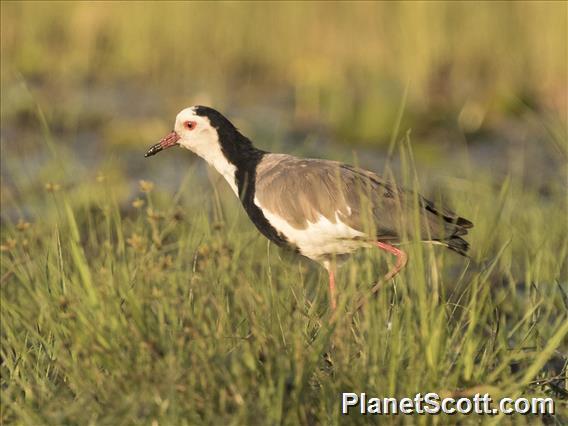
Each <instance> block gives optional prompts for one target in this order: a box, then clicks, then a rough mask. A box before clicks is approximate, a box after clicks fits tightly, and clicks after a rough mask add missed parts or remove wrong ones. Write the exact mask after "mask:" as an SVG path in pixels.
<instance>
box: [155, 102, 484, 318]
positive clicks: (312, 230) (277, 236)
mask: <svg viewBox="0 0 568 426" xmlns="http://www.w3.org/2000/svg"><path fill="white" fill-rule="evenodd" d="M176 145H179V146H181V147H183V148H187V149H189V150H190V151H192V152H194V153H195V154H197V155H198V156H199V157H201V158H203V159H204V160H205V161H207V163H209V164H210V165H211V166H212V167H214V168H215V169H216V170H217V171H218V172H219V173H220V174H221V175H222V176H223V177H224V178H225V179H226V181H227V182H228V184H229V186H230V187H231V189H232V190H233V192H234V193H235V194H236V196H237V197H238V198H239V200H240V201H241V203H242V205H243V207H244V209H245V212H246V213H247V215H248V217H249V218H250V220H251V221H252V222H253V223H254V225H255V226H256V227H257V228H258V230H259V231H260V232H261V233H262V234H263V235H264V236H265V237H267V238H268V239H269V240H271V241H272V242H274V243H275V244H277V245H278V246H282V247H287V248H290V249H292V250H294V251H295V252H297V253H299V254H301V255H303V256H305V257H307V258H309V259H312V260H314V261H316V262H319V263H320V264H321V265H323V267H324V268H325V269H326V270H327V272H328V274H329V297H330V304H331V307H332V310H335V309H336V306H337V302H336V289H335V272H336V265H337V262H338V261H341V260H342V259H343V258H345V257H346V256H348V255H349V254H350V253H352V252H353V251H355V250H357V249H359V248H362V247H370V246H375V247H378V248H379V249H381V250H384V251H386V252H388V253H391V254H393V255H394V256H396V263H395V266H394V267H393V268H392V269H391V270H390V271H389V272H388V273H387V274H386V275H385V279H387V280H388V279H391V278H393V277H394V276H395V275H396V274H398V273H399V272H400V270H401V269H402V268H403V267H404V266H405V265H406V263H407V254H406V253H405V252H404V251H403V250H401V249H400V248H399V247H400V246H399V244H400V243H401V242H402V240H403V238H409V239H419V240H420V241H424V242H431V243H437V244H442V245H444V246H446V247H447V248H449V249H451V250H453V251H455V252H457V253H459V254H461V255H464V256H466V253H467V251H468V248H469V244H468V243H467V242H466V241H465V240H464V239H463V238H462V236H464V235H465V234H467V230H468V229H469V228H471V227H472V226H473V224H472V223H471V222H470V221H469V220H467V219H464V218H463V217H459V216H457V215H456V214H455V213H453V212H452V211H450V210H448V209H446V208H443V207H441V206H437V205H435V204H434V203H433V202H431V201H429V200H427V199H426V198H424V197H422V196H421V195H419V194H416V193H414V192H413V191H410V190H407V189H404V188H401V187H399V186H397V185H395V184H394V183H393V182H390V181H389V180H386V179H383V178H381V177H379V176H378V175H377V174H375V173H373V172H371V171H367V170H364V169H361V168H358V167H353V166H350V165H347V164H343V163H340V162H336V161H329V160H321V159H307V158H300V157H295V156H292V155H288V154H276V153H271V152H267V151H264V150H261V149H258V148H256V147H255V146H254V145H253V143H252V142H251V140H250V139H249V138H247V137H246V136H244V135H243V134H242V133H241V132H240V131H239V130H238V129H237V128H236V127H235V126H234V125H233V124H232V123H231V122H230V121H229V120H228V119H227V118H226V117H225V116H223V115H222V114H221V113H219V112H218V111H216V110H215V109H213V108H210V107H206V106H193V107H190V108H186V109H184V110H182V111H181V112H180V113H179V114H178V115H177V117H176V121H175V126H174V129H173V130H172V131H171V133H169V134H168V135H167V136H165V137H164V138H163V139H161V140H160V141H159V142H158V143H157V144H155V145H153V146H152V147H151V148H150V149H149V150H148V152H147V153H146V157H149V156H152V155H155V154H157V153H158V152H160V151H163V150H164V149H167V148H170V147H173V146H176ZM412 206H415V207H414V211H416V206H417V207H418V212H419V219H420V220H419V225H416V224H414V225H413V226H409V224H411V223H415V221H414V222H413V217H414V218H415V217H416V216H415V215H414V216H413V215H412V214H411V211H412V209H413V207H412ZM397 246H398V247H397Z"/></svg>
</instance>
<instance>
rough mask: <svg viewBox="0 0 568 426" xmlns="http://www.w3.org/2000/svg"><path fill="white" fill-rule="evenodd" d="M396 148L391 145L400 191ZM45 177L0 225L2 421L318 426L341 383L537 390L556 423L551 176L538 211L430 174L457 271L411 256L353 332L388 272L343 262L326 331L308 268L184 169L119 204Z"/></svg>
mask: <svg viewBox="0 0 568 426" xmlns="http://www.w3.org/2000/svg"><path fill="white" fill-rule="evenodd" d="M44 130H45V132H46V133H45V134H44V139H45V141H46V142H47V143H48V144H49V143H50V142H49V141H50V137H49V134H48V130H49V128H48V127H45V128H44ZM406 140H407V142H406V143H405V142H401V143H397V144H396V147H397V148H396V152H397V156H398V157H400V158H401V160H402V164H403V169H402V170H403V178H404V177H406V178H405V179H406V183H407V184H408V183H409V184H410V186H412V185H416V184H417V183H416V182H415V183H414V184H413V183H412V182H413V180H414V177H413V176H414V172H413V170H414V166H413V163H412V156H410V155H409V154H410V153H411V151H410V150H409V145H408V144H407V143H408V142H409V140H408V139H406ZM53 152H54V155H55V157H54V158H53V161H54V162H55V163H57V164H61V162H60V161H59V160H58V157H57V156H58V154H57V149H56V148H55V147H54V151H53ZM179 155H184V153H181V152H180V153H179ZM187 155H188V154H187ZM62 167H63V168H62V173H63V175H62V176H63V178H62V179H63V180H62V181H61V184H60V183H49V184H47V185H45V187H44V188H43V192H42V193H37V194H36V196H37V197H38V198H40V199H41V202H40V203H39V204H38V205H39V206H40V207H39V208H38V210H33V209H32V210H33V213H32V215H31V217H33V218H34V220H33V222H32V223H28V222H27V221H26V220H25V219H23V218H22V219H21V220H19V221H14V220H12V219H10V217H9V216H7V215H5V214H3V222H2V223H3V225H2V241H3V245H2V277H1V297H2V305H1V308H0V312H1V319H2V350H1V356H2V366H1V372H2V411H1V417H0V418H1V420H2V423H5V424H11V423H15V424H131V423H139V422H142V423H152V424H202V423H219V422H226V423H229V424H255V423H264V424H267V423H268V424H277V423H284V424H296V423H303V424H311V423H323V424H336V423H342V422H345V421H346V419H345V418H343V419H342V418H340V409H339V395H340V393H341V392H342V391H355V392H360V391H365V392H367V394H369V395H371V394H375V395H394V396H399V397H402V396H409V395H414V394H415V393H416V392H418V391H422V392H426V391H434V392H438V393H440V394H444V395H462V394H463V395H469V394H473V393H475V392H478V391H480V392H481V393H484V392H489V393H491V395H492V396H493V397H494V398H498V397H499V396H504V395H510V396H519V395H523V396H545V395H548V396H554V397H555V398H556V402H557V415H556V417H555V418H554V420H553V421H556V423H557V424H562V423H563V422H564V421H565V420H566V419H567V418H568V417H567V416H568V413H567V410H566V401H565V399H562V395H565V392H566V390H565V386H566V385H565V383H566V381H565V379H564V382H563V381H562V380H561V377H562V376H564V377H565V375H566V357H565V353H566V352H565V351H566V340H565V338H566V334H567V333H568V323H567V322H566V312H567V310H568V305H567V303H568V302H567V296H566V268H567V265H566V258H567V256H566V254H567V250H568V239H567V236H566V235H567V233H566V224H565V220H564V219H565V218H564V219H563V214H564V213H563V206H564V204H563V203H564V200H563V198H562V196H561V195H560V194H562V191H563V189H562V187H561V185H560V183H559V184H558V185H557V186H553V187H552V188H553V189H552V193H551V195H550V197H548V198H546V199H543V198H542V196H541V195H540V194H539V193H538V192H537V191H536V190H532V189H530V188H526V187H524V186H523V185H525V184H524V183H523V182H522V181H520V180H518V179H516V177H515V176H514V174H511V175H510V176H509V178H508V179H507V180H505V181H504V182H503V183H502V184H496V181H495V179H494V178H493V177H491V176H485V177H482V178H476V179H473V177H470V178H469V179H465V180H463V181H458V182H453V183H452V182H451V181H448V182H447V184H448V186H449V187H450V188H451V189H452V191H451V193H452V195H453V196H454V199H453V205H454V206H455V208H456V209H457V211H460V212H465V213H467V217H468V218H470V219H472V220H473V222H474V223H475V228H474V230H473V232H472V235H471V239H470V241H471V243H472V256H473V260H472V262H471V263H468V262H467V261H465V260H464V259H462V258H459V257H458V256H456V255H454V254H452V253H450V252H447V251H445V250H443V249H440V248H436V247H427V246H423V245H416V244H413V245H411V246H409V252H410V259H411V261H410V264H409V266H408V267H407V268H406V269H405V271H404V272H403V273H402V274H401V275H400V276H399V277H397V278H396V279H395V280H394V281H393V282H391V283H388V284H386V285H384V286H383V289H382V290H381V291H380V292H379V294H378V297H377V298H376V299H372V300H370V301H369V302H368V303H367V304H366V306H365V308H364V310H363V311H362V312H360V313H359V314H357V315H356V316H355V317H354V318H353V319H352V320H351V319H349V318H350V317H349V316H348V315H346V314H345V312H346V310H348V309H349V307H350V306H352V305H353V304H354V302H355V300H356V297H357V296H358V294H359V292H360V291H364V290H365V288H368V286H369V285H370V284H371V283H372V282H373V281H374V280H375V278H376V277H377V275H378V274H380V273H381V272H382V271H385V270H386V268H387V264H386V262H385V261H386V259H385V258H384V257H380V256H379V255H378V254H377V253H375V252H373V251H368V252H364V253H362V254H361V255H359V256H358V257H356V258H355V259H353V260H351V261H349V262H348V263H347V265H345V266H344V267H343V268H342V269H341V272H340V275H339V278H338V282H339V283H340V284H339V288H340V312H342V313H343V314H342V315H340V317H339V319H338V321H337V322H330V321H329V309H328V300H327V293H326V278H325V274H323V273H322V271H321V270H320V269H318V268H317V267H315V266H313V265H311V264H310V263H308V262H305V261H301V260H299V259H298V258H295V257H293V256H288V255H286V254H285V253H284V252H281V251H280V250H278V249H276V248H275V247H274V246H271V245H269V244H267V242H266V240H265V239H264V238H263V237H261V236H260V235H259V234H258V233H257V232H256V230H254V229H253V227H252V225H250V224H249V223H248V220H247V219H246V218H245V215H244V214H243V212H241V211H240V210H239V209H238V208H237V203H238V202H237V200H235V199H233V198H232V197H227V193H226V191H223V190H221V191H220V192H219V191H218V190H215V191H213V193H212V194H210V193H209V191H208V190H206V189H205V188H203V190H202V189H201V188H200V189H199V190H198V191H195V190H191V188H196V187H199V186H200V185H201V184H200V183H199V182H197V181H196V179H195V176H194V174H193V171H192V170H190V171H189V172H188V174H187V176H185V178H184V179H183V180H182V181H181V184H180V187H179V190H178V191H177V193H176V194H175V195H173V196H171V195H168V194H167V193H166V192H164V191H161V190H160V188H158V187H156V186H155V185H154V184H152V183H151V182H147V181H145V182H141V183H140V188H139V197H138V198H137V199H136V200H135V201H134V202H133V203H132V205H131V206H128V207H127V206H125V203H124V200H120V199H119V198H118V197H117V194H116V192H115V190H114V189H113V186H114V185H113V182H112V181H109V180H108V178H106V177H105V176H103V175H99V176H98V177H97V178H96V179H91V180H88V179H81V178H79V179H76V178H75V179H74V182H73V185H74V187H72V188H69V186H68V185H67V184H65V179H67V182H69V181H70V180H71V179H72V178H73V175H68V174H66V171H65V166H64V165H63V166H62ZM10 177H11V179H13V182H14V187H15V188H16V190H15V192H16V193H17V192H18V188H24V187H25V179H27V177H26V176H25V174H18V173H15V174H13V175H11V176H10ZM76 194H83V195H82V196H81V197H79V196H75V195H76ZM12 195H13V196H12V197H11V198H8V200H14V199H17V196H16V195H14V194H12ZM473 200H475V201H473ZM12 207H15V208H16V209H17V208H18V206H17V205H12ZM48 212H51V213H52V215H48V214H47V213H48ZM503 224H506V226H504V225H503ZM543 230H546V232H543ZM562 354H564V355H562ZM539 383H552V385H541V384H539ZM563 389H564V390H563ZM564 398H565V396H564ZM349 420H350V421H352V422H355V423H359V422H364V421H365V420H366V419H365V418H364V417H360V418H357V417H350V418H349ZM461 420H462V419H459V417H458V418H455V417H452V418H443V417H442V418H437V419H432V418H430V419H427V418H424V417H423V418H421V419H418V420H417V421H418V422H423V423H428V422H435V423H441V424H443V423H446V422H456V421H461ZM487 420H488V421H491V422H495V423H497V422H505V423H508V422H515V423H516V422H522V421H525V422H532V421H533V420H534V419H532V420H531V419H530V418H522V417H518V416H514V417H512V418H502V417H496V418H491V419H487ZM389 421H390V422H391V423H399V422H402V423H404V422H405V420H404V419H401V418H391V419H389ZM469 421H472V422H476V421H477V420H476V419H474V418H470V419H469Z"/></svg>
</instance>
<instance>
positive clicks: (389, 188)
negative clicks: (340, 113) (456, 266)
mask: <svg viewBox="0 0 568 426" xmlns="http://www.w3.org/2000/svg"><path fill="white" fill-rule="evenodd" d="M256 198H257V199H258V200H259V202H260V204H261V205H262V206H263V208H267V209H268V210H270V211H271V212H272V213H274V214H277V215H278V216H280V217H282V218H283V219H285V220H286V221H287V222H288V223H289V224H290V225H292V226H294V227H295V228H298V229H304V228H306V227H307V226H308V221H309V222H312V223H313V222H316V221H317V220H318V219H319V218H320V216H324V217H325V218H327V219H328V220H330V221H331V222H335V221H336V220H338V219H339V220H341V221H342V222H344V223H346V224H348V225H349V226H351V227H352V228H354V229H356V230H358V231H361V232H365V233H366V234H367V235H369V237H370V238H376V239H379V240H383V241H393V242H396V241H399V240H400V239H401V238H402V235H403V229H406V232H407V234H408V236H409V237H414V236H415V234H416V226H415V225H413V223H414V221H413V217H415V216H414V215H413V214H412V212H415V211H416V209H413V206H414V205H415V200H416V201H418V206H419V209H418V213H419V217H420V226H419V227H420V230H419V231H420V238H421V239H423V240H436V241H442V242H445V243H446V244H447V245H448V246H449V247H450V248H453V249H454V250H456V251H458V252H463V253H462V254H464V253H465V251H466V250H467V243H465V241H463V240H462V239H461V238H459V236H460V235H464V234H466V233H467V228H470V227H472V226H473V225H472V224H471V222H469V221H468V220H466V219H463V218H461V217H459V216H457V215H456V214H455V213H453V212H452V211H451V210H448V209H445V208H442V207H439V206H436V205H434V203H432V202H431V201H429V200H427V199H425V198H424V197H422V196H420V195H418V194H417V195H416V198H415V194H414V193H413V192H412V191H409V190H405V189H402V188H400V187H398V186H396V185H394V184H392V183H390V182H388V181H385V180H384V179H382V178H380V177H379V176H378V175H376V174H375V173H372V172H370V171H367V170H363V169H359V168H355V167H352V166H348V165H345V164H342V163H339V162H335V161H327V160H314V159H301V158H297V157H293V156H290V155H284V154H268V155H266V156H265V157H264V158H263V159H262V161H261V162H260V164H259V165H258V168H257V175H256ZM455 238H458V239H457V240H455ZM452 240H455V241H453V242H452ZM462 241H463V244H462ZM464 244H465V245H464ZM452 245H454V246H455V247H452ZM462 246H463V247H462Z"/></svg>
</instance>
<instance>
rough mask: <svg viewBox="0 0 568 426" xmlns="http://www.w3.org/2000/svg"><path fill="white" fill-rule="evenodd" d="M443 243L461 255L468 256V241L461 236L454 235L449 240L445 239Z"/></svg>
mask: <svg viewBox="0 0 568 426" xmlns="http://www.w3.org/2000/svg"><path fill="white" fill-rule="evenodd" d="M445 243H446V244H447V246H448V248H449V249H450V250H453V251H455V252H456V253H459V254H461V255H462V256H465V257H468V255H467V252H468V250H469V243H468V242H467V241H466V240H464V239H463V238H460V237H458V236H454V237H452V238H450V239H449V240H446V241H445Z"/></svg>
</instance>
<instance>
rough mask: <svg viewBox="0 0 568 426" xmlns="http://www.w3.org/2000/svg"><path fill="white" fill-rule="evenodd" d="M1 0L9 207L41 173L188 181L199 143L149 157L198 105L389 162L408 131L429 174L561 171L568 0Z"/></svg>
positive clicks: (317, 148)
mask: <svg viewBox="0 0 568 426" xmlns="http://www.w3.org/2000/svg"><path fill="white" fill-rule="evenodd" d="M1 7H2V22H1V23H2V33H1V35H2V37H1V38H2V46H1V54H2V65H1V84H2V101H1V102H2V104H1V110H2V111H1V131H2V136H1V143H2V154H3V155H2V178H3V179H2V204H3V207H4V208H6V203H8V204H11V205H16V204H19V205H20V206H21V205H22V203H21V202H18V199H20V201H21V200H22V199H26V200H27V201H26V202H27V203H29V202H31V201H30V200H31V198H32V197H31V196H30V195H31V194H26V191H31V192H33V190H34V188H35V187H36V185H35V184H36V183H38V182H39V183H41V182H46V181H62V182H61V183H62V184H64V185H67V186H72V185H73V181H74V180H76V179H77V177H78V176H82V177H89V178H94V177H95V176H97V175H98V174H100V173H104V174H105V175H106V176H109V177H111V179H112V181H113V182H114V185H115V186H116V187H117V190H118V189H120V188H122V189H121V190H122V194H123V195H124V200H128V199H129V197H131V196H132V194H133V191H135V188H136V182H137V181H138V179H140V178H147V177H152V178H153V179H154V180H156V181H157V183H159V184H160V185H161V186H162V187H164V188H168V185H169V186H171V187H172V188H177V186H178V184H179V179H180V178H179V175H180V173H182V172H183V171H184V170H185V169H186V168H187V167H188V165H189V164H191V163H192V162H193V161H194V160H193V157H192V156H190V155H189V154H188V153H183V155H182V153H181V152H178V153H177V155H176V154H173V153H172V152H169V153H168V154H166V155H164V156H163V157H161V158H160V159H159V160H158V161H156V160H154V161H149V160H146V161H145V160H144V158H143V154H144V152H145V149H146V148H147V147H148V146H149V145H151V144H153V143H154V142H155V141H157V140H158V139H159V138H160V137H161V136H162V135H164V134H165V133H166V132H167V131H169V130H170V128H171V127H172V123H173V121H174V117H175V115H176V114H177V112H178V111H179V110H181V109H182V108H184V107H186V106H189V105H193V104H197V103H200V104H206V105H210V106H213V107H215V108H216V109H219V110H220V111H222V112H223V113H225V114H226V115H227V116H228V117H230V119H231V120H233V121H234V122H235V123H236V124H237V125H238V127H240V128H241V130H242V131H243V132H244V133H245V134H247V135H248V136H249V137H251V139H252V140H253V141H255V143H256V145H257V146H259V147H261V148H264V149H268V150H281V151H284V152H289V153H301V154H303V155H311V156H318V157H330V158H337V159H342V160H345V161H350V162H353V161H359V162H360V163H362V165H364V166H366V167H369V168H372V169H374V170H380V168H381V167H383V165H384V158H385V153H386V152H387V150H388V147H389V144H390V142H391V140H393V138H394V139H396V138H401V137H402V136H404V135H405V134H409V135H410V137H411V141H412V145H413V149H414V150H415V155H416V159H417V163H418V164H419V168H420V172H421V173H422V174H423V175H424V176H425V179H428V176H432V175H433V176H436V175H443V174H444V170H445V169H448V167H449V165H450V164H455V162H456V161H458V160H457V159H463V158H464V152H466V154H467V161H466V162H465V163H460V164H461V165H465V167H466V168H468V170H469V172H470V173H471V172H472V171H475V173H477V174H482V173H483V170H490V171H491V172H492V173H493V174H496V176H497V178H498V179H501V178H504V177H505V176H506V175H508V174H509V173H511V165H512V164H513V163H514V164H517V166H518V172H519V173H521V174H522V175H523V179H524V178H526V179H527V180H529V181H530V180H531V179H533V178H534V177H535V170H537V171H538V174H537V175H538V176H539V179H538V182H536V183H535V184H536V185H537V186H538V188H537V189H539V190H542V191H544V192H546V191H547V189H546V188H544V187H545V186H546V185H548V183H549V182H550V181H556V183H558V181H559V180H561V179H560V177H559V176H560V174H562V169H563V166H564V164H565V160H566V144H565V143H564V142H565V140H566V114H567V95H566V94H567V93H568V88H567V79H566V75H567V45H566V40H567V5H566V3H565V2H497V3H477V2H459V3H454V2H451V3H450V2H448V3H444V2H404V3H396V2H388V3H351V2H349V3H325V4H324V3H311V4H304V3H295V2H283V3H261V4H258V3H252V2H251V3H236V2H235V3H232V2H231V3H213V2H211V3H209V2H200V3H178V2H169V3H168V2H166V3H159V4H158V3H151V2H139V3H137V2H123V3H103V2H75V3H67V2H39V3H35V2H3V3H2V6H1ZM399 118H400V120H399ZM46 132H48V133H49V135H48V136H46ZM408 132H410V133H408ZM46 138H47V139H48V140H50V141H51V142H52V143H53V145H52V150H53V147H57V152H58V155H59V156H60V161H59V162H58V163H54V162H53V161H50V160H51V158H52V154H53V153H52V152H51V151H50V148H49V144H46V143H45V140H46ZM464 148H465V151H464ZM164 157H166V158H164ZM466 163H467V164H466ZM527 163H528V164H529V165H530V167H528V166H527ZM61 164H65V169H66V170H67V172H66V173H65V174H63V172H62V167H61ZM199 167H202V166H199ZM458 169H459V170H463V168H462V167H458ZM198 170H201V174H204V170H205V169H204V168H201V169H198ZM459 170H458V171H452V172H451V173H452V174H454V175H455V173H458V174H459ZM22 172H25V173H24V174H25V175H26V179H27V184H26V183H25V182H24V181H21V182H20V184H19V185H17V186H18V189H17V190H16V189H15V187H14V185H13V182H12V180H13V179H14V176H15V175H16V174H17V175H21V174H22ZM541 175H542V176H541ZM563 176H564V177H565V175H563ZM543 186H544V187H543Z"/></svg>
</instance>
